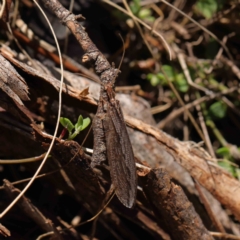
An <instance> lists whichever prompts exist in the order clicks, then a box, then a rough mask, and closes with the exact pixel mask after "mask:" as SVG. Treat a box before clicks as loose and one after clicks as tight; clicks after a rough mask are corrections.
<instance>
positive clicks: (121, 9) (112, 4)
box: [102, 0, 172, 60]
mask: <svg viewBox="0 0 240 240" xmlns="http://www.w3.org/2000/svg"><path fill="white" fill-rule="evenodd" d="M102 1H103V2H105V3H107V4H109V5H110V6H113V7H115V8H116V9H118V10H119V11H121V12H123V13H125V14H126V15H128V16H129V17H131V18H133V19H134V20H136V21H137V22H139V23H140V24H142V25H143V26H144V27H146V28H147V29H148V30H150V31H151V30H152V28H151V27H150V26H149V25H148V24H146V23H145V22H143V21H142V20H140V19H139V18H137V17H136V16H134V15H131V14H130V13H129V12H128V11H126V10H125V9H124V8H122V7H120V6H118V5H117V4H116V3H113V2H111V1H109V0H102ZM153 33H154V34H156V35H157V36H158V37H159V38H160V39H161V40H162V41H163V43H164V45H165V47H166V49H167V51H168V54H169V58H170V60H172V51H171V48H170V46H169V45H168V43H167V42H166V40H165V39H164V37H163V36H162V35H161V34H160V33H159V32H158V31H156V30H153Z"/></svg>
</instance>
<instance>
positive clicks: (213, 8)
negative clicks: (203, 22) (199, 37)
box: [195, 0, 225, 19]
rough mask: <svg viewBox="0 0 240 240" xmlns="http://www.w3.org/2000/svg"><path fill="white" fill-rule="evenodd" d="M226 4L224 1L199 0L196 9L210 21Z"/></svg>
mask: <svg viewBox="0 0 240 240" xmlns="http://www.w3.org/2000/svg"><path fill="white" fill-rule="evenodd" d="M224 2H225V1H224V0H221V1H219V0H198V1H197V3H196V6H195V7H196V10H197V11H198V12H199V13H201V14H202V15H203V16H204V17H205V18H208V19H209V18H211V17H212V16H213V15H214V14H215V13H216V12H217V11H218V10H219V9H221V8H222V6H223V4H224Z"/></svg>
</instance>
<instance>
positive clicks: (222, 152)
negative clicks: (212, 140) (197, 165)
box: [216, 147, 230, 157]
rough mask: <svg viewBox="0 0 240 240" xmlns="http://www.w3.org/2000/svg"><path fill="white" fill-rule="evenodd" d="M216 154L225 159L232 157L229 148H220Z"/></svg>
mask: <svg viewBox="0 0 240 240" xmlns="http://www.w3.org/2000/svg"><path fill="white" fill-rule="evenodd" d="M216 153H217V154H218V155H220V156H223V157H228V156H229V155H230V151H229V148H228V147H222V148H219V149H217V151H216Z"/></svg>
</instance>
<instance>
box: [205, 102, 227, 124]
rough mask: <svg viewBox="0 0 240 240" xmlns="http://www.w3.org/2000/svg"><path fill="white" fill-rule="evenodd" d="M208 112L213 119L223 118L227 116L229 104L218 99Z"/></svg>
mask: <svg viewBox="0 0 240 240" xmlns="http://www.w3.org/2000/svg"><path fill="white" fill-rule="evenodd" d="M208 113H209V116H210V117H211V119H213V120H218V119H222V118H224V117H225V116H226V113H227V105H226V104H225V103H224V102H222V101H217V102H215V103H213V104H212V105H211V106H210V107H209V110H208Z"/></svg>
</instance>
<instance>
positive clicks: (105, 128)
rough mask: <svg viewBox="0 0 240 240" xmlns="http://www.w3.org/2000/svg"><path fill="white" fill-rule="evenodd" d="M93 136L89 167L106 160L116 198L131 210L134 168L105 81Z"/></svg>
mask: <svg viewBox="0 0 240 240" xmlns="http://www.w3.org/2000/svg"><path fill="white" fill-rule="evenodd" d="M114 79H115V78H114ZM93 133H94V146H93V156H92V163H91V166H92V167H95V166H96V165H100V164H101V162H102V161H105V160H106V158H107V159H108V162H109V165H110V175H111V179H112V183H113V186H114V187H115V192H116V195H117V197H118V199H119V200H120V201H121V202H122V204H123V205H125V206H126V207H129V208H131V207H132V206H133V205H134V203H135V199H136V192H137V175H136V166H135V160H134V155H133V150H132V145H131V142H130V139H129V136H128V132H127V128H126V125H125V122H124V118H123V114H122V110H121V107H120V104H119V101H118V100H116V99H115V91H114V83H111V82H110V83H109V82H107V83H105V84H104V83H103V84H102V86H101V92H100V99H99V102H98V110H97V113H96V116H95V119H94V120H93Z"/></svg>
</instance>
